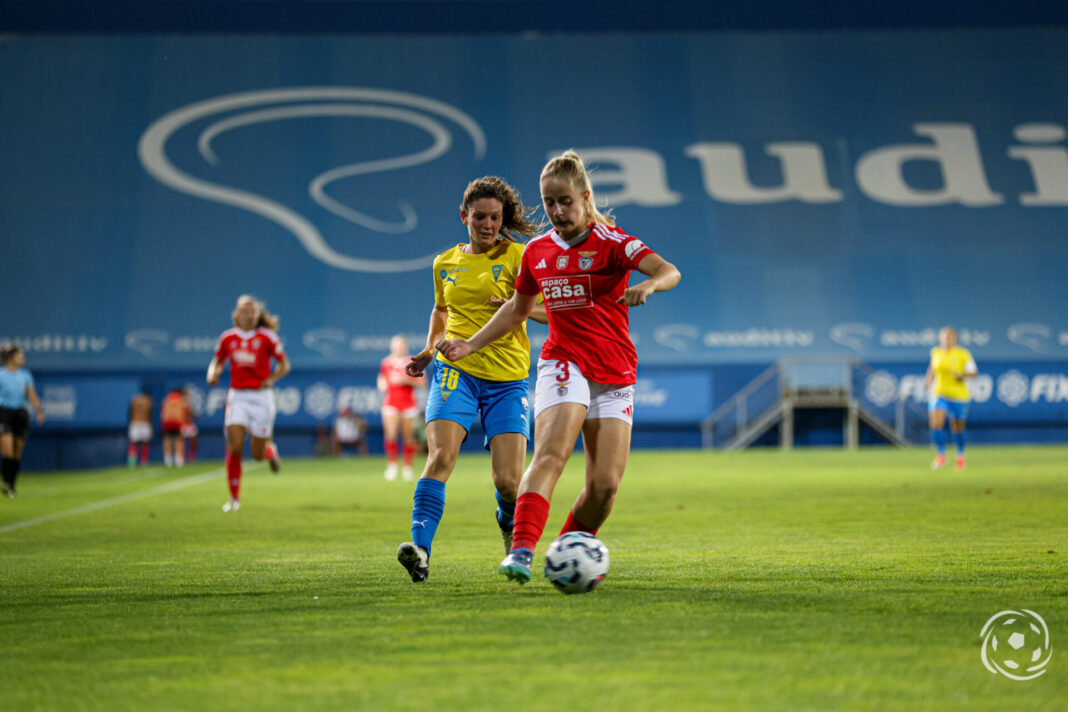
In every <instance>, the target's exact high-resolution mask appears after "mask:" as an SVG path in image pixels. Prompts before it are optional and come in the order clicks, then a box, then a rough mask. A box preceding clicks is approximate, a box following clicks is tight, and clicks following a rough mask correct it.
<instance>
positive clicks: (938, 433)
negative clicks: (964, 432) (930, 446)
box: [931, 428, 946, 455]
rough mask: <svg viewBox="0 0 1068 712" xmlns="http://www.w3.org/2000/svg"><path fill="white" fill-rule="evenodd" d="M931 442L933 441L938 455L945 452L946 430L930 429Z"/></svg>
mask: <svg viewBox="0 0 1068 712" xmlns="http://www.w3.org/2000/svg"><path fill="white" fill-rule="evenodd" d="M931 442H933V443H934V446H935V449H936V450H938V454H939V455H945V454H946V430H945V428H940V429H938V430H932V431H931Z"/></svg>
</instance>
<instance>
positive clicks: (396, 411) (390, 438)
mask: <svg viewBox="0 0 1068 712" xmlns="http://www.w3.org/2000/svg"><path fill="white" fill-rule="evenodd" d="M411 360H412V357H411V354H409V353H408V341H407V340H406V339H405V338H404V337H403V336H401V335H400V334H398V335H397V336H394V337H393V338H392V339H390V341H389V356H386V357H385V358H384V359H382V365H381V366H380V367H379V369H378V390H380V391H381V392H382V394H383V396H382V432H383V435H384V437H385V450H386V460H388V462H387V464H386V479H387V480H395V479H397V434H398V433H400V436H401V440H402V442H403V444H404V469H403V471H402V472H403V475H404V479H405V480H406V481H408V482H411V481H412V480H414V479H415V472H414V471H413V470H412V460H413V458H414V457H415V416H416V415H417V414H418V413H419V405H418V403H416V402H415V387H416V386H418V385H419V384H421V383H422V382H423V380H424V379H423V378H422V377H421V376H420V377H418V378H416V377H413V376H409V375H408V374H407V373H406V372H405V370H404V369H405V367H407V365H408V362H409V361H411Z"/></svg>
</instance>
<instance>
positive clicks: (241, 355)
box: [230, 349, 256, 366]
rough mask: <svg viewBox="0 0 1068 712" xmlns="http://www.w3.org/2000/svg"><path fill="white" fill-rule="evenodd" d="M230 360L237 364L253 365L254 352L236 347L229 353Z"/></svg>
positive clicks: (254, 361)
mask: <svg viewBox="0 0 1068 712" xmlns="http://www.w3.org/2000/svg"><path fill="white" fill-rule="evenodd" d="M230 360H231V361H233V362H234V364H235V365H237V366H253V365H255V364H256V354H254V353H253V352H251V351H246V350H244V349H237V350H236V351H234V352H233V353H231V354H230Z"/></svg>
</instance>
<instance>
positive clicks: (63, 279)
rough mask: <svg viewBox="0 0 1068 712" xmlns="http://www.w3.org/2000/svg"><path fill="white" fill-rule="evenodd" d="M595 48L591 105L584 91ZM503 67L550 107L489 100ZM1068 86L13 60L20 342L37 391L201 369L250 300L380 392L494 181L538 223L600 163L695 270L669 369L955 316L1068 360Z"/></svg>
mask: <svg viewBox="0 0 1068 712" xmlns="http://www.w3.org/2000/svg"><path fill="white" fill-rule="evenodd" d="M573 45H574V46H581V47H582V51H583V57H584V59H585V60H586V61H585V62H584V65H583V67H584V68H583V72H584V75H583V76H584V78H585V79H586V81H583V82H576V83H572V84H569V85H567V86H560V84H559V82H558V80H557V79H556V77H557V76H558V75H559V74H560V67H559V66H558V65H559V58H560V57H561V56H563V55H562V52H563V50H565V49H567V48H568V47H571V46H573ZM490 54H492V55H495V56H506V57H508V58H509V61H508V66H509V67H510V69H511V71H513V72H514V76H512V77H511V78H512V79H515V78H521V79H522V81H503V82H500V87H499V91H496V92H493V93H479V92H472V91H470V89H469V87H468V86H467V83H468V82H467V81H466V78H468V77H470V76H472V72H473V71H475V70H476V69H477V67H476V65H475V64H472V61H473V59H472V58H478V57H484V56H487V55H490ZM621 57H641V58H642V61H641V62H638V63H636V64H635V65H634V66H628V67H627V68H626V71H621V65H620V60H619V58H621ZM752 57H774V58H775V61H773V62H752V61H749V60H750V59H751V58H752ZM990 57H998V58H999V62H998V63H997V64H996V66H995V65H993V64H991V62H990V61H989V60H990ZM1064 66H1068V30H1066V29H1064V28H1050V29H1008V30H995V31H982V32H980V31H938V32H921V31H917V32H885V33H879V32H864V33H856V32H832V31H824V32H818V33H806V32H788V33H787V32H761V33H734V34H729V35H716V34H710V33H670V34H668V33H642V34H641V35H627V34H586V35H579V36H578V37H577V38H576V37H568V38H562V37H557V36H551V35H545V36H538V37H529V36H519V35H514V36H504V35H493V36H475V35H464V36H444V35H418V36H412V35H408V36H406V35H403V34H397V35H390V36H388V37H386V36H358V37H357V36H343V35H337V36H330V35H316V36H314V37H302V36H270V37H267V36H258V35H245V36H224V35H202V36H197V35H191V34H181V35H116V34H110V35H108V34H99V35H80V36H68V35H63V36H59V35H54V36H53V35H25V36H12V37H8V38H6V39H5V41H4V43H3V55H2V57H0V70H4V71H0V96H3V97H4V99H5V102H4V111H3V112H0V135H3V136H17V137H18V140H17V141H4V142H0V195H2V196H4V197H3V202H2V204H0V224H2V225H3V230H4V234H5V236H11V241H12V242H13V244H14V245H16V246H17V248H18V251H17V254H14V257H13V258H12V259H15V262H16V263H17V264H18V266H19V268H18V269H16V270H8V271H7V272H6V273H5V274H4V278H3V279H2V280H0V304H17V305H18V308H17V309H8V310H6V311H5V314H4V323H3V324H2V326H0V342H3V341H15V342H16V343H19V344H21V345H23V346H24V348H26V351H27V357H28V361H29V365H30V368H31V369H37V370H40V369H55V370H65V371H68V372H69V371H74V370H89V369H101V370H105V369H106V370H109V371H118V370H138V369H186V368H189V369H192V368H203V366H204V364H205V363H206V360H207V358H210V353H211V350H212V348H213V346H214V342H215V339H216V338H218V335H219V334H220V333H221V332H222V331H223V330H224V329H226V328H227V327H229V326H230V313H231V311H232V309H233V307H234V302H235V299H236V297H237V296H238V295H239V294H242V293H245V292H251V293H253V294H255V295H256V296H258V297H260V298H263V299H265V300H266V302H267V303H268V306H269V307H270V308H271V309H272V311H274V312H276V313H277V314H279V315H280V317H281V319H282V322H281V323H282V328H281V334H280V335H281V337H282V338H283V339H284V341H285V345H286V348H287V350H288V352H289V355H290V357H291V358H292V360H293V361H294V364H295V365H296V366H297V367H298V368H302V367H313V368H323V369H327V368H348V367H373V366H375V365H377V362H378V360H379V359H380V358H381V356H382V354H383V353H385V351H386V349H387V344H388V339H389V337H390V336H392V335H393V334H396V333H406V334H411V335H412V342H413V344H418V343H420V342H421V341H422V339H423V338H425V329H426V323H427V318H428V314H429V312H430V310H431V308H432V306H433V291H432V288H431V279H430V277H431V275H430V270H431V267H432V263H433V260H434V257H435V256H436V255H438V254H440V253H441V252H443V251H444V250H446V249H449V248H451V247H453V246H454V245H456V244H457V243H459V242H462V241H465V240H466V239H467V234H466V230H465V229H464V228H463V226H462V225H461V224H460V223H459V221H458V220H457V219H456V206H457V204H458V203H459V201H460V199H461V196H462V192H463V189H464V187H465V186H466V185H467V184H468V182H469V181H470V180H472V179H473V178H475V177H477V176H480V175H486V174H495V175H501V176H503V177H505V178H506V179H507V180H509V182H511V183H512V184H513V185H514V186H515V187H516V188H518V189H519V191H520V192H521V194H522V195H524V196H526V198H527V203H528V204H529V203H536V202H537V197H536V196H538V190H539V189H538V176H539V175H540V171H541V169H542V167H543V166H544V164H545V161H546V160H547V159H548V158H549V157H550V156H552V155H555V154H558V153H559V152H560V151H561V150H563V149H566V148H569V147H573V148H575V149H577V150H578V151H579V153H580V154H581V155H582V156H583V157H584V159H585V160H586V162H587V163H588V164H589V165H590V166H591V167H592V168H593V171H592V173H591V180H592V181H593V183H594V186H593V187H594V188H595V190H596V193H597V196H598V199H599V201H601V202H603V203H604V204H606V205H607V206H608V207H610V208H611V209H612V211H613V214H614V215H615V217H616V219H617V220H618V222H619V224H620V226H621V227H622V228H623V229H624V230H626V232H627V233H628V234H631V235H633V236H635V238H637V240H640V241H641V243H645V244H648V246H649V247H650V248H651V249H653V250H655V251H656V252H657V253H658V254H660V255H662V256H663V257H664V258H666V259H668V260H670V261H671V262H673V263H675V264H676V265H678V266H679V267H680V269H681V271H682V274H683V279H682V282H681V283H680V286H679V287H678V289H676V290H675V291H672V292H668V293H665V294H656V295H654V296H653V297H652V298H651V299H649V301H648V303H647V304H645V305H643V306H641V307H639V308H636V309H633V310H631V334H632V337H633V338H634V340H635V342H636V343H637V344H638V345H639V349H640V354H641V358H642V363H643V364H645V365H664V364H672V363H684V364H694V363H700V364H709V365H711V364H718V363H724V364H727V363H738V362H742V361H747V362H750V363H758V362H762V363H770V362H771V361H773V360H774V359H776V358H778V357H780V356H784V355H790V354H809V353H813V354H817V353H843V354H857V355H860V356H861V357H862V358H864V359H866V360H868V361H894V360H898V361H919V360H923V359H925V358H926V356H927V350H928V349H929V348H930V346H931V345H933V344H934V343H935V340H936V338H937V330H938V328H939V327H940V326H942V325H943V324H944V323H946V322H950V323H952V324H954V325H955V326H957V328H958V332H959V334H960V337H961V342H962V343H964V344H966V345H968V346H969V348H972V349H973V351H974V352H975V355H976V358H977V359H978V360H979V361H981V362H982V361H991V360H1004V361H1011V360H1026V359H1043V360H1058V359H1060V360H1064V359H1068V322H1066V321H1065V317H1064V313H1063V312H1064V309H1063V305H1064V304H1066V303H1068V280H1065V279H1064V267H1065V265H1066V264H1068V241H1065V240H1064V239H1063V235H1064V225H1065V218H1066V216H1068V145H1066V137H1068V93H1065V92H1063V91H1057V90H1051V86H1050V84H1049V82H1042V81H1021V80H1020V78H1021V77H1047V76H1049V75H1050V68H1051V67H1064ZM26 67H33V68H34V69H35V71H33V72H27V71H23V69H24V68H26ZM843 68H848V71H843ZM933 69H936V70H937V71H932V70H933ZM100 77H107V78H108V81H103V82H102V81H100V80H99V79H100ZM695 77H696V78H699V81H695V80H694V78H695ZM946 87H952V88H953V91H946V90H945V89H946ZM536 96H552V97H553V99H554V102H555V103H556V104H557V105H560V106H574V107H578V108H579V109H580V110H581V113H582V115H583V118H584V122H583V124H582V126H581V127H578V128H576V124H575V122H574V120H573V112H552V111H550V112H532V111H530V97H536ZM663 96H671V97H672V104H671V110H670V111H663V110H662V106H663V102H662V97H663ZM798 96H804V97H806V98H807V100H806V101H797V100H796V97H798ZM888 97H889V98H891V99H892V104H893V107H894V110H893V111H887V110H886V105H887V101H888V100H889V99H888ZM991 97H998V100H997V101H992V100H991ZM641 243H639V242H629V243H628V244H627V246H626V249H627V250H628V251H634V250H638V249H640V248H639V245H640V244H641ZM57 254H61V255H64V259H63V260H61V261H59V262H57V261H56V259H55V255H57ZM635 254H637V253H635ZM100 255H107V259H106V260H100V259H99V257H100ZM587 257H588V256H585V255H583V254H582V250H581V248H579V250H576V251H575V252H574V256H573V257H571V258H569V259H573V260H575V265H576V266H577V267H578V268H579V269H580V270H582V269H583V266H584V265H585V264H587V262H586V261H584V260H585V259H586V258H587ZM86 265H92V269H87V268H86V267H85V266H86ZM590 266H591V267H592V264H590ZM634 278H635V279H639V278H640V276H635V277H634ZM193 287H195V288H193ZM552 290H553V291H552V299H553V300H554V301H555V302H556V303H557V305H558V308H560V309H578V308H584V307H585V305H586V304H587V303H588V299H589V296H588V294H586V293H585V291H586V290H585V287H583V286H582V284H581V283H580V282H579V281H574V282H569V283H566V284H558V285H554V286H553V287H552ZM931 294H938V295H941V296H940V297H939V298H928V295H931ZM27 295H34V297H33V298H32V299H30V298H27ZM562 313H564V314H566V313H567V312H566V311H564V312H562Z"/></svg>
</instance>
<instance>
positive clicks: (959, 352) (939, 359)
mask: <svg viewBox="0 0 1068 712" xmlns="http://www.w3.org/2000/svg"><path fill="white" fill-rule="evenodd" d="M938 343H939V345H938V346H935V347H934V348H933V349H931V363H930V365H929V366H928V367H927V378H926V379H925V380H924V386H925V387H926V388H928V389H929V394H930V396H929V400H928V411H929V424H930V426H931V441H932V442H933V443H934V446H935V449H936V450H937V454H936V455H935V459H934V462H932V463H931V469H932V470H939V469H941V468H942V467H943V466H945V464H946V431H945V425H946V417H947V416H948V417H949V429H950V430H951V431H953V440H954V442H955V443H956V445H957V463H956V469H958V470H963V469H964V443H965V436H964V423H965V421H966V420H967V419H968V404H969V403H970V402H971V400H972V396H971V393H969V392H968V383H967V381H968V379H970V378H975V375H976V373H977V372H978V371H977V369H976V367H975V359H973V358H972V354H971V352H969V351H968V349H966V348H964V347H963V346H958V345H957V332H956V330H954V329H953V327H951V326H945V327H943V328H942V330H941V331H940V332H938ZM932 383H933V384H934V388H931V384H932Z"/></svg>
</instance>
